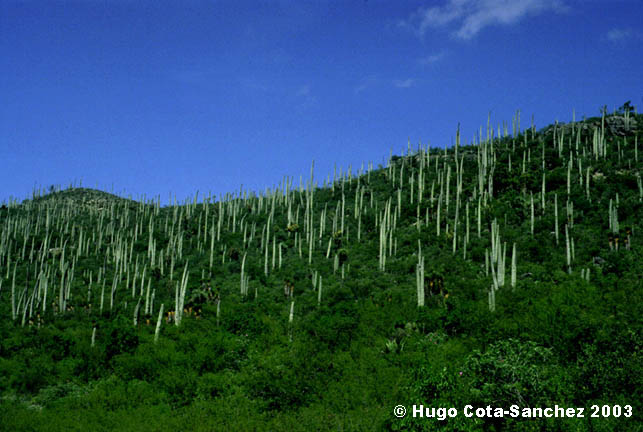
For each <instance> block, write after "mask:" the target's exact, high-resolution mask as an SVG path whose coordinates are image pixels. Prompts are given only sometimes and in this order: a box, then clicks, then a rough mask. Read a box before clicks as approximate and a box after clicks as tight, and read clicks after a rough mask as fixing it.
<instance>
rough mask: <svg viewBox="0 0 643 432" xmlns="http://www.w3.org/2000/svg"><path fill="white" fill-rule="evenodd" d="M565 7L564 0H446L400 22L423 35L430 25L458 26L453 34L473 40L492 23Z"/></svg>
mask: <svg viewBox="0 0 643 432" xmlns="http://www.w3.org/2000/svg"><path fill="white" fill-rule="evenodd" d="M564 10H566V7H565V5H564V4H563V3H562V1H561V0H447V2H446V4H444V5H443V6H433V7H421V8H419V9H418V10H417V11H416V12H414V13H413V14H411V16H410V17H409V18H408V19H406V20H403V21H400V22H399V23H398V24H399V26H400V27H404V28H409V29H411V30H412V31H413V32H414V33H416V34H417V35H418V36H420V37H422V36H424V34H425V33H426V32H427V31H428V30H429V29H431V28H441V27H445V26H447V25H455V26H456V29H455V30H453V31H452V35H453V36H455V37H457V38H460V39H471V38H472V37H474V36H475V35H477V34H478V33H479V32H480V31H481V30H482V29H483V28H485V27H488V26H490V25H496V24H505V25H507V24H514V23H517V22H518V21H520V20H521V19H523V18H524V17H526V16H529V15H538V14H541V13H543V12H546V11H554V12H561V11H564Z"/></svg>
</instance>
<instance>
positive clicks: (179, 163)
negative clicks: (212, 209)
mask: <svg viewBox="0 0 643 432" xmlns="http://www.w3.org/2000/svg"><path fill="white" fill-rule="evenodd" d="M642 22H643V3H642V2H640V1H639V0H583V1H574V0H436V1H376V0H368V1H364V0H344V1H332V2H330V1H329V2H325V1H302V0H298V1H243V0H236V1H206V0H202V1H197V0H181V1H175V2H170V1H158V0H156V1H147V0H139V1H135V0H103V1H100V0H68V1H62V0H48V1H44V0H43V1H37V0H21V1H18V0H1V1H0V95H1V98H0V100H1V101H2V103H0V160H2V166H3V169H2V170H1V171H0V201H7V200H8V199H9V197H10V196H12V197H14V198H18V199H20V200H22V199H24V198H27V197H30V196H31V192H32V190H33V188H34V187H42V188H46V187H48V186H49V185H51V184H57V185H63V186H65V185H69V184H70V183H74V184H76V185H78V184H80V182H82V185H83V186H87V187H96V186H97V187H98V188H100V189H103V190H107V191H114V192H116V193H119V194H121V195H124V196H127V195H132V197H134V198H137V197H142V196H143V195H146V196H147V197H148V198H150V197H154V196H157V195H160V196H161V200H162V202H164V203H167V201H168V199H169V195H170V193H171V194H173V196H176V198H177V199H178V200H183V199H185V198H186V197H189V196H194V194H195V193H196V191H197V190H198V191H199V196H203V195H204V194H207V193H208V192H211V193H212V194H213V195H215V196H220V195H221V194H225V193H227V192H235V191H238V190H239V188H240V186H241V185H242V184H243V188H244V189H246V190H254V191H262V190H265V188H267V187H273V186H275V185H276V184H278V183H279V182H280V181H281V179H282V178H283V177H284V176H291V177H293V179H294V183H295V184H298V183H299V177H300V175H301V176H303V177H304V181H305V179H306V178H307V177H308V175H309V171H310V164H311V161H312V160H313V159H314V160H315V177H316V179H317V180H318V181H319V182H320V183H321V182H322V179H323V178H326V177H327V176H328V175H331V176H332V173H333V166H334V164H336V165H337V167H338V169H339V167H340V166H341V167H343V168H344V170H345V169H346V168H347V167H348V166H349V165H351V166H352V171H353V172H356V171H357V170H358V169H359V168H360V166H361V165H362V163H364V165H365V166H366V165H367V163H368V162H369V161H371V162H373V164H374V165H375V166H377V165H378V164H380V163H384V161H385V159H386V158H387V157H388V155H389V152H390V151H391V149H392V150H393V153H394V154H400V153H401V152H402V150H403V149H405V148H406V146H407V140H409V139H410V141H411V143H412V145H413V146H414V147H415V146H417V144H418V143H419V142H421V143H422V144H423V145H426V144H427V143H430V145H431V146H432V147H434V148H435V147H443V146H445V145H451V143H452V142H453V139H454V136H455V131H456V128H457V125H458V123H460V124H461V131H462V135H463V139H464V140H465V141H470V140H471V138H472V137H473V136H474V134H475V132H476V131H477V130H478V128H479V127H480V126H481V125H486V121H487V114H488V113H489V112H491V118H492V124H494V125H498V124H499V123H502V121H508V122H510V121H511V118H512V116H513V114H514V112H515V110H516V109H520V110H521V125H522V126H523V128H524V127H526V126H528V125H529V123H530V121H531V116H532V115H533V116H534V118H535V124H536V126H537V127H538V128H540V127H543V126H545V125H547V124H549V123H551V122H553V121H554V120H556V119H558V120H559V121H570V120H571V117H572V109H575V110H576V113H577V116H578V118H580V117H581V116H582V115H587V116H593V115H597V114H598V112H599V108H600V106H602V105H604V104H606V105H607V106H608V107H609V108H610V109H613V108H614V107H617V106H620V105H622V104H623V102H625V101H627V100H631V101H632V103H633V104H634V105H635V106H637V107H638V110H639V111H641V109H642V108H643V85H642V84H643V79H642V76H643V29H642V28H641V23H642Z"/></svg>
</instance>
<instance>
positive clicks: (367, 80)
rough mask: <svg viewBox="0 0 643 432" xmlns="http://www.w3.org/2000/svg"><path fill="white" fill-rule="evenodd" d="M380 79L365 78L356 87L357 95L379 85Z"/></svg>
mask: <svg viewBox="0 0 643 432" xmlns="http://www.w3.org/2000/svg"><path fill="white" fill-rule="evenodd" d="M377 82H378V78H377V77H376V76H375V75H371V76H367V77H365V78H363V79H362V80H361V81H360V82H359V84H357V86H355V93H361V92H363V91H364V90H366V89H367V88H369V87H372V86H374V85H375V84H377Z"/></svg>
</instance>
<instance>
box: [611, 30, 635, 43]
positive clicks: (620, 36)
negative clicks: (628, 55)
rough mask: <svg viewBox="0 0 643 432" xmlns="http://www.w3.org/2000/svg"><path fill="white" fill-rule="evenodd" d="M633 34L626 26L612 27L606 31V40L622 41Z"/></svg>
mask: <svg viewBox="0 0 643 432" xmlns="http://www.w3.org/2000/svg"><path fill="white" fill-rule="evenodd" d="M632 35H633V33H632V30H630V29H627V28H613V29H612V30H610V31H608V32H607V35H606V37H607V40H608V41H610V42H622V41H624V40H625V39H628V38H630V37H631V36H632Z"/></svg>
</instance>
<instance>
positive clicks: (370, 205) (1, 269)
mask: <svg viewBox="0 0 643 432" xmlns="http://www.w3.org/2000/svg"><path fill="white" fill-rule="evenodd" d="M511 128H512V133H511V134H510V133H509V125H507V124H504V125H503V126H502V127H499V128H497V129H495V130H494V129H493V128H491V127H490V126H487V133H486V136H484V137H483V136H482V131H481V132H480V134H479V136H477V137H476V138H474V139H473V142H472V143H471V144H469V145H461V143H460V134H459V131H458V135H457V139H456V146H455V147H453V148H450V149H430V148H429V147H422V146H419V148H418V149H417V150H413V151H412V150H411V148H410V145H409V149H408V151H407V154H405V155H400V156H392V157H391V158H390V160H389V162H388V164H387V166H386V167H379V168H378V169H374V168H373V167H372V165H371V164H369V166H368V168H367V169H364V168H363V167H362V168H361V169H360V170H359V171H358V172H357V173H354V172H352V170H351V169H350V168H349V169H348V170H347V171H346V172H343V171H340V172H339V173H337V172H336V173H335V174H334V175H333V178H332V179H330V178H329V179H327V180H325V181H324V182H323V185H318V184H317V182H316V181H315V178H314V175H313V169H312V168H311V176H310V179H309V180H308V181H307V182H306V183H305V184H304V183H301V182H300V184H299V185H298V186H295V185H294V184H293V183H292V181H291V179H288V178H286V179H284V180H283V181H282V182H281V183H280V184H279V185H278V187H276V188H274V189H272V190H266V191H265V192H264V193H261V194H256V193H253V192H249V191H240V192H239V193H238V194H234V195H226V196H224V197H221V199H219V200H215V199H214V198H213V197H212V196H208V197H205V198H203V199H201V201H199V199H198V197H197V196H195V197H194V199H193V200H192V199H191V200H189V201H187V202H185V203H183V204H181V205H179V204H174V205H171V206H167V207H161V206H160V205H159V200H151V201H147V200H142V201H141V202H137V201H133V200H131V199H124V198H120V197H116V196H114V195H110V194H106V193H104V192H100V191H95V190H90V189H83V188H70V189H67V190H57V189H55V188H52V190H51V191H50V193H47V194H44V193H41V192H35V193H34V198H33V199H31V200H28V201H25V202H23V203H17V202H9V203H6V204H5V205H3V206H2V208H1V209H0V235H1V236H0V318H1V319H0V413H2V414H1V415H0V417H1V420H0V430H11V431H16V430H38V431H40V430H46V431H50V430H51V431H58V430H60V431H63V430H64V431H69V430H79V431H80V430H83V431H85V430H96V431H102V430H105V431H107V430H120V431H125V430H132V431H147V430H150V431H155V430H158V431H161V430H162V431H166V430H194V431H209V430H272V431H280V430H311V431H312V430H347V431H353V430H364V431H370V430H449V431H454V430H457V431H492V430H560V431H563V430H579V431H582V430H592V431H614V430H636V429H637V428H639V427H640V426H641V410H642V409H643V404H642V403H641V401H642V400H643V395H642V394H641V391H642V389H643V380H642V374H641V364H642V361H643V358H642V354H643V353H642V339H641V324H642V320H641V317H642V316H643V308H642V307H641V305H642V304H643V301H642V300H643V299H642V298H641V297H642V292H643V291H642V290H641V280H643V245H642V242H641V233H642V231H643V212H642V206H643V184H642V179H641V167H642V165H641V162H639V154H638V153H639V149H638V147H639V146H640V143H639V142H640V141H641V140H642V134H641V132H642V131H643V116H640V115H637V114H635V113H634V112H632V109H631V107H630V106H629V105H627V106H625V105H624V107H623V108H622V109H621V111H620V112H618V113H615V114H611V115H610V114H608V113H607V112H605V111H603V113H602V116H601V117H597V118H590V119H587V120H583V121H582V122H573V123H570V124H565V125H560V124H557V125H553V126H550V127H547V128H544V129H542V130H540V131H536V129H535V128H534V127H533V126H532V127H530V128H528V129H526V130H522V129H521V128H520V117H519V113H517V114H516V117H515V118H514V120H513V122H512V125H511ZM641 157H643V155H642V156H641ZM399 404H402V405H404V406H406V407H407V410H408V412H409V414H407V416H406V417H405V418H403V419H398V418H396V417H395V416H394V415H393V408H394V407H395V406H396V405H399ZM413 404H418V405H419V404H422V405H424V406H425V407H435V408H440V407H442V408H451V407H453V408H456V409H457V410H458V415H457V416H456V417H455V418H446V419H444V420H437V419H435V418H432V419H427V418H413V417H412V415H410V413H411V412H412V408H411V407H412V406H413ZM514 404H515V405H518V406H519V407H520V408H523V407H553V406H554V405H559V406H562V407H583V408H585V417H584V418H582V419H579V418H562V419H561V418H541V419H531V420H527V419H522V418H511V417H508V416H506V417H504V418H476V417H474V418H467V417H465V416H464V415H463V409H464V407H465V405H473V406H474V407H485V406H487V405H490V406H493V407H502V408H505V409H509V407H510V406H511V405H514ZM592 405H598V406H599V407H602V406H603V405H610V406H611V407H613V406H615V405H618V406H620V407H623V408H622V409H623V412H622V413H621V412H620V411H619V413H618V414H619V416H616V409H614V411H613V415H610V416H609V417H608V418H591V417H590V414H591V411H590V407H591V406H592ZM626 405H629V406H630V407H631V413H632V414H631V415H630V416H626V415H625V411H626V410H625V408H624V407H625V406H626Z"/></svg>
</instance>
